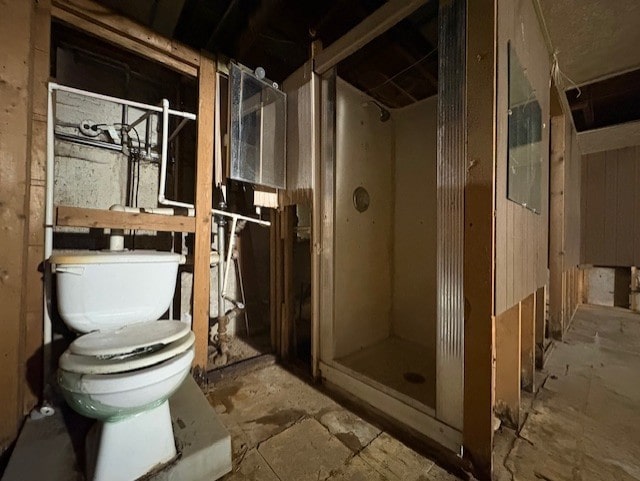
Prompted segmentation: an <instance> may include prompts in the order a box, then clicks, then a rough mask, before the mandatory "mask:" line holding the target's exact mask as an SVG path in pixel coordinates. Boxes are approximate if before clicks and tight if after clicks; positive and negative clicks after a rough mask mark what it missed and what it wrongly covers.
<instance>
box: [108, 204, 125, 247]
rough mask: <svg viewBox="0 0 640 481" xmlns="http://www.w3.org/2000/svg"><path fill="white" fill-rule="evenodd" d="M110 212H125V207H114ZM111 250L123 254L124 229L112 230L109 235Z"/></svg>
mask: <svg viewBox="0 0 640 481" xmlns="http://www.w3.org/2000/svg"><path fill="white" fill-rule="evenodd" d="M109 210H112V211H114V212H124V206H122V205H118V204H115V205H112V206H111V207H109ZM109 250H110V251H117V252H121V251H123V250H124V229H111V233H110V235H109Z"/></svg>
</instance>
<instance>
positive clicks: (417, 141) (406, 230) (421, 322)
mask: <svg viewBox="0 0 640 481" xmlns="http://www.w3.org/2000/svg"><path fill="white" fill-rule="evenodd" d="M437 108H438V98H437V97H435V96H434V97H431V98H428V99H425V100H423V101H421V102H419V103H417V104H414V105H411V106H409V107H406V108H404V109H401V110H396V111H394V112H393V114H392V118H393V120H394V126H395V209H394V233H393V239H394V245H393V311H392V312H393V315H392V331H393V334H394V335H396V336H398V337H400V338H403V339H405V340H408V341H411V342H416V343H419V344H421V345H423V346H425V347H426V348H427V349H426V352H425V355H427V356H429V357H430V358H432V359H433V365H434V368H435V351H436V343H435V338H436V292H437V276H436V207H437V205H436V200H437V191H436V162H437V144H436V143H437V120H438V119H437V114H438V110H437Z"/></svg>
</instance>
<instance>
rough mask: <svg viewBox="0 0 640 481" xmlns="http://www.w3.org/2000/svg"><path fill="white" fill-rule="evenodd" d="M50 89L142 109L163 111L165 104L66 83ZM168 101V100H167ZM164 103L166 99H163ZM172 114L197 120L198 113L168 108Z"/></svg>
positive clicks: (51, 84)
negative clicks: (122, 97) (149, 102)
mask: <svg viewBox="0 0 640 481" xmlns="http://www.w3.org/2000/svg"><path fill="white" fill-rule="evenodd" d="M49 89H51V90H61V91H63V92H69V93H74V94H78V95H84V96H86V97H91V98H94V99H99V100H104V101H106V102H113V103H116V104H120V105H128V106H129V107H135V108H138V109H140V110H152V111H154V112H163V111H164V105H163V106H162V107H158V106H157V105H149V104H143V103H141V102H135V101H133V100H125V99H119V98H117V97H110V96H109V95H102V94H97V93H95V92H89V91H87V90H81V89H76V88H73V87H67V86H66V85H60V84H57V83H54V82H51V83H49ZM167 103H168V102H167ZM163 104H164V100H163ZM168 111H169V114H170V115H176V116H178V117H184V118H186V119H190V120H196V114H192V113H190V112H182V111H180V110H173V109H168Z"/></svg>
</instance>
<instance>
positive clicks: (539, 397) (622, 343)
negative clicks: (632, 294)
mask: <svg viewBox="0 0 640 481" xmlns="http://www.w3.org/2000/svg"><path fill="white" fill-rule="evenodd" d="M540 374H544V375H546V379H545V380H544V382H543V384H542V387H541V388H540V389H539V390H538V392H537V394H536V395H535V396H531V397H529V398H528V401H529V402H528V406H527V409H526V411H527V417H526V420H525V422H524V424H523V426H522V427H521V429H520V432H519V433H518V434H516V433H515V432H514V431H511V430H508V429H502V430H501V431H500V432H499V433H498V435H497V437H496V446H495V458H494V466H495V473H496V475H495V477H494V478H495V479H496V480H497V481H638V480H640V315H639V314H636V313H633V312H631V311H627V310H623V309H619V308H607V307H597V306H581V307H579V308H578V311H577V312H576V315H575V317H574V319H573V323H572V325H571V328H570V329H569V332H568V333H567V335H566V336H565V339H564V342H561V343H556V346H555V349H554V350H553V352H552V353H551V355H550V358H549V360H548V362H547V364H546V366H545V373H539V375H540Z"/></svg>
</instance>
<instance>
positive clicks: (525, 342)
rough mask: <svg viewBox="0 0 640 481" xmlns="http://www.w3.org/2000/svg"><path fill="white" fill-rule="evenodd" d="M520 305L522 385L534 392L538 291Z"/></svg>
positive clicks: (523, 387)
mask: <svg viewBox="0 0 640 481" xmlns="http://www.w3.org/2000/svg"><path fill="white" fill-rule="evenodd" d="M520 305H521V308H520V326H521V327H520V334H521V336H520V365H521V370H520V371H521V374H520V387H521V388H522V389H524V390H526V391H529V392H534V390H535V372H536V357H535V352H536V349H535V343H536V342H535V341H536V339H535V337H536V336H535V321H536V293H535V292H534V293H533V294H531V295H530V296H528V297H527V298H526V299H524V300H523V301H522V302H521V303H520Z"/></svg>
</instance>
